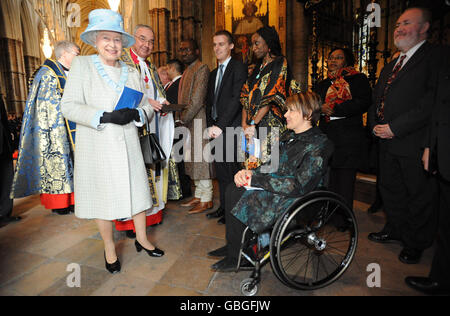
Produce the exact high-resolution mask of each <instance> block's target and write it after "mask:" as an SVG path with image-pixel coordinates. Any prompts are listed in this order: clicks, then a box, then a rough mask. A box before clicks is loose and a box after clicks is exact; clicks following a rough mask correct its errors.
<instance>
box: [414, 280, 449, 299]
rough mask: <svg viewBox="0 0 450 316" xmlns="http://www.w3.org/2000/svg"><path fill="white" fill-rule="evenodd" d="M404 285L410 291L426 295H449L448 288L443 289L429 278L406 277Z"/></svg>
mask: <svg viewBox="0 0 450 316" xmlns="http://www.w3.org/2000/svg"><path fill="white" fill-rule="evenodd" d="M405 283H406V284H407V285H408V286H409V287H410V288H412V289H414V290H417V291H420V292H422V293H425V294H428V295H450V288H444V287H443V286H441V285H440V284H439V283H438V282H435V281H433V280H431V279H430V278H423V277H412V276H409V277H406V278H405Z"/></svg>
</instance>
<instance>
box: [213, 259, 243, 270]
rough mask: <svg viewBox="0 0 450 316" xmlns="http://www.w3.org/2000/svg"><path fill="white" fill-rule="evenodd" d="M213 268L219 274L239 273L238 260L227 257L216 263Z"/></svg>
mask: <svg viewBox="0 0 450 316" xmlns="http://www.w3.org/2000/svg"><path fill="white" fill-rule="evenodd" d="M211 268H212V269H213V270H216V271H218V272H234V271H237V260H234V259H231V258H229V257H225V258H223V259H222V260H220V261H217V262H216V263H214V264H213V265H212V266H211Z"/></svg>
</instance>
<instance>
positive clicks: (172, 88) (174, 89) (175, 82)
mask: <svg viewBox="0 0 450 316" xmlns="http://www.w3.org/2000/svg"><path fill="white" fill-rule="evenodd" d="M183 70H184V65H183V63H182V62H181V61H180V60H178V59H171V60H169V61H168V62H167V74H168V75H169V79H170V81H169V82H168V83H167V84H166V85H165V86H164V90H166V98H167V101H169V103H170V104H177V103H178V87H179V85H180V79H181V76H182V75H183Z"/></svg>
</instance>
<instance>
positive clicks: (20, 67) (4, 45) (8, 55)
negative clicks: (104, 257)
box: [0, 38, 27, 114]
mask: <svg viewBox="0 0 450 316" xmlns="http://www.w3.org/2000/svg"><path fill="white" fill-rule="evenodd" d="M0 51H1V52H3V54H2V56H1V57H0V62H1V64H2V67H1V69H2V81H3V80H4V82H3V83H2V84H3V85H4V87H5V95H6V108H7V111H8V112H15V113H17V114H22V113H23V111H24V109H25V102H26V99H27V91H26V89H27V80H26V73H25V63H24V57H23V46H22V42H21V41H19V40H15V39H11V38H1V39H0Z"/></svg>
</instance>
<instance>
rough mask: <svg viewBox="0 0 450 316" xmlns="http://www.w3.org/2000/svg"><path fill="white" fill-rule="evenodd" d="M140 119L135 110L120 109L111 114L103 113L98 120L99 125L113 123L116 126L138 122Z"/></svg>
mask: <svg viewBox="0 0 450 316" xmlns="http://www.w3.org/2000/svg"><path fill="white" fill-rule="evenodd" d="M140 120H141V117H140V115H139V111H138V110H136V109H129V108H125V109H120V110H115V111H112V112H105V113H103V116H102V117H101V118H100V123H113V124H117V125H125V124H128V123H130V122H131V121H136V122H139V121H140Z"/></svg>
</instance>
